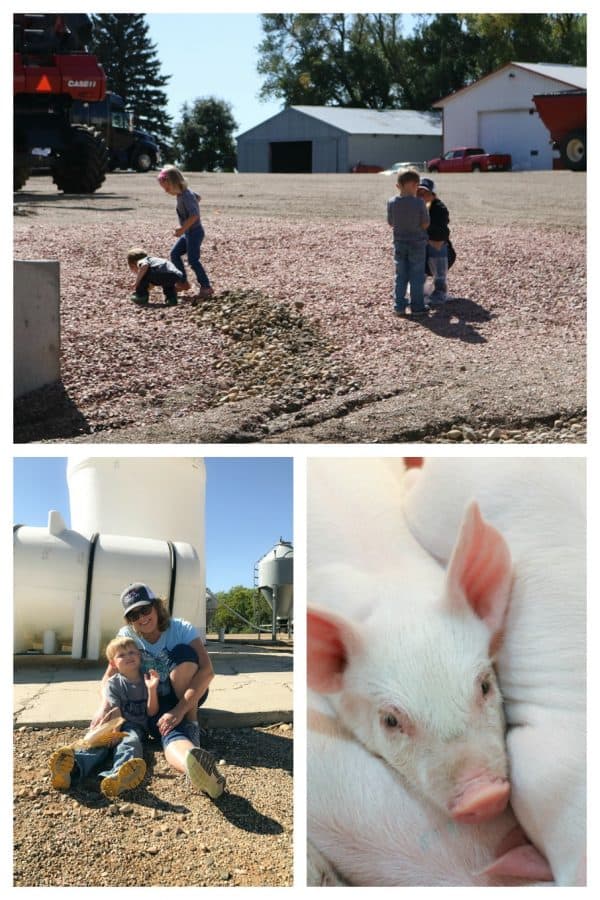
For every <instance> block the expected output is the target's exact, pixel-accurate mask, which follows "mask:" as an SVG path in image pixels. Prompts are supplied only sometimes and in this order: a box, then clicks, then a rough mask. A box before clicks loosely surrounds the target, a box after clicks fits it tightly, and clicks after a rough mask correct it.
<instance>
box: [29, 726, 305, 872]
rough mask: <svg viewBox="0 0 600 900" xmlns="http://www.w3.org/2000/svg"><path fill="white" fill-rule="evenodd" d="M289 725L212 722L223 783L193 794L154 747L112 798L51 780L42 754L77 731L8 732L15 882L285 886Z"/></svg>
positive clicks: (94, 787) (92, 787) (211, 742)
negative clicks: (216, 789) (140, 773)
mask: <svg viewBox="0 0 600 900" xmlns="http://www.w3.org/2000/svg"><path fill="white" fill-rule="evenodd" d="M292 736H293V732H292V726H291V725H289V724H285V723H282V724H279V725H273V726H270V727H266V728H241V729H213V730H211V731H209V732H208V734H207V735H206V736H205V740H204V741H203V744H204V746H206V747H207V749H209V750H211V751H212V752H213V753H214V754H215V756H216V757H217V759H218V760H219V764H220V769H221V771H222V772H223V774H224V775H225V776H226V777H227V791H226V792H225V794H223V795H222V797H221V798H219V800H217V801H214V802H213V801H211V800H210V799H209V798H208V797H207V796H206V795H205V794H202V793H197V792H195V791H194V789H193V788H192V787H191V785H190V784H189V783H188V782H187V781H186V779H185V777H184V776H183V775H180V774H179V773H177V772H175V771H174V770H173V769H171V768H170V767H169V766H168V765H167V763H166V761H165V759H164V756H163V754H162V752H160V751H154V750H152V749H149V748H147V749H146V751H145V757H146V763H147V765H148V770H147V773H146V777H145V779H144V781H143V782H142V784H141V785H140V786H139V787H138V788H136V789H135V790H133V791H128V792H127V793H125V794H123V795H121V796H120V797H118V798H116V799H115V800H113V801H109V800H107V799H106V798H105V797H104V796H103V795H102V794H101V793H100V791H99V788H98V783H97V780H96V779H94V778H90V779H86V780H85V781H84V782H83V783H82V784H81V785H77V786H76V787H75V788H73V789H71V790H70V791H68V792H60V791H56V790H53V789H52V788H51V786H50V779H49V770H48V765H47V759H48V756H49V755H50V753H51V752H52V751H53V750H55V749H57V748H58V747H59V746H62V745H64V744H69V743H72V742H73V741H74V740H76V739H77V738H79V737H81V733H80V732H79V731H77V730H76V729H73V728H32V727H23V728H20V729H19V730H17V731H15V732H14V782H13V791H14V808H13V820H14V826H13V841H14V882H13V883H14V886H15V887H76V886H85V887H111V888H118V887H150V886H163V887H205V886H224V885H226V886H232V887H233V886H244V887H245V886H251V887H288V886H290V885H291V884H292V871H293V853H292V830H293V815H292V806H293V783H292Z"/></svg>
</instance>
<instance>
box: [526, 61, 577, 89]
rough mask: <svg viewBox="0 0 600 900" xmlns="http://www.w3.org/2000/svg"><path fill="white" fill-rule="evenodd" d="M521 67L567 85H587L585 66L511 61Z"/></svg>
mask: <svg viewBox="0 0 600 900" xmlns="http://www.w3.org/2000/svg"><path fill="white" fill-rule="evenodd" d="M513 66H519V68H521V69H529V70H530V71H531V72H535V73H536V75H543V76H544V78H553V79H554V80H555V81H563V82H564V83H565V84H566V85H568V86H569V87H575V88H585V87H587V69H586V67H585V66H565V65H562V64H561V63H520V62H516V63H513Z"/></svg>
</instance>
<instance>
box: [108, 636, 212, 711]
mask: <svg viewBox="0 0 600 900" xmlns="http://www.w3.org/2000/svg"><path fill="white" fill-rule="evenodd" d="M118 636H119V637H128V638H132V639H133V640H134V641H135V642H136V644H137V645H138V647H139V648H140V650H141V651H142V662H141V670H142V672H148V671H149V670H150V669H156V671H157V672H158V674H159V676H160V687H159V693H160V694H163V693H166V692H168V691H169V690H170V682H169V672H170V671H171V668H172V664H171V658H170V654H169V651H170V650H172V649H173V648H174V647H176V646H177V645H178V644H190V643H191V642H192V641H193V640H194V639H195V638H197V637H200V633H199V631H198V629H197V628H196V626H195V625H192V624H191V623H190V622H186V620H185V619H171V621H170V623H169V627H168V628H167V630H166V631H163V632H161V635H160V637H159V639H158V640H157V641H155V642H154V643H153V644H151V643H150V641H147V640H145V639H144V638H143V637H142V636H141V635H139V634H138V633H137V632H136V631H135V630H134V629H133V628H132V627H131V625H123V627H122V628H120V629H119V633H118ZM165 688H166V689H167V690H166V691H165Z"/></svg>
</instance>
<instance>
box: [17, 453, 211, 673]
mask: <svg viewBox="0 0 600 900" xmlns="http://www.w3.org/2000/svg"><path fill="white" fill-rule="evenodd" d="M67 482H68V487H69V503H70V508H71V516H72V523H71V525H72V527H71V528H70V529H68V528H66V526H65V523H64V521H63V520H62V517H61V516H60V514H59V513H57V512H55V511H51V512H50V514H49V518H48V527H47V528H32V527H28V526H26V525H20V526H17V527H16V528H15V529H14V536H13V544H14V649H15V652H24V651H27V650H29V649H31V648H32V647H36V646H43V648H44V650H45V652H50V648H52V647H56V648H58V649H59V650H60V649H61V647H63V646H64V645H65V644H66V645H69V646H71V647H72V655H73V657H75V658H80V657H83V658H88V659H97V658H98V656H99V654H100V653H101V652H102V649H103V647H104V645H105V644H106V642H107V641H108V640H110V638H111V637H114V635H115V634H116V632H117V630H118V629H119V628H120V627H121V625H122V624H123V616H122V609H121V604H120V602H119V597H120V594H121V592H122V591H123V590H124V588H125V587H126V586H127V585H128V584H130V583H132V582H134V581H142V582H145V583H147V584H149V585H150V587H151V588H152V590H153V591H154V592H155V594H157V596H160V597H163V598H164V599H165V601H166V602H167V604H168V606H169V607H170V609H171V612H172V614H173V615H174V616H177V617H180V618H184V619H187V620H189V621H190V622H192V623H193V624H194V625H196V627H197V628H198V630H199V632H200V634H201V635H202V637H203V638H204V637H205V634H206V565H205V558H204V497H205V467H204V461H203V460H202V459H190V458H144V459H140V458H118V459H116V458H112V457H106V458H81V459H72V460H69V464H68V467H67Z"/></svg>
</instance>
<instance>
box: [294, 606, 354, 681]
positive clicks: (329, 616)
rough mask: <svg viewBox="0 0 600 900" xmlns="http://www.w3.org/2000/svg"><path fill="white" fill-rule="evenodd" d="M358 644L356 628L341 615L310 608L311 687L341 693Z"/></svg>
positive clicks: (308, 648) (308, 653)
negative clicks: (345, 674) (351, 655)
mask: <svg viewBox="0 0 600 900" xmlns="http://www.w3.org/2000/svg"><path fill="white" fill-rule="evenodd" d="M358 641H359V638H358V635H357V633H356V631H355V629H354V628H353V627H352V625H351V624H350V623H349V622H347V621H346V620H345V619H343V618H342V617H341V616H336V615H334V614H333V613H330V612H329V611H325V610H319V609H316V608H315V607H312V608H310V607H309V609H308V633H307V674H308V686H309V687H310V688H312V689H313V690H315V691H317V692H318V693H320V694H335V693H337V692H338V691H341V689H342V683H343V676H344V672H345V670H346V666H347V664H348V657H349V655H350V653H351V652H352V651H353V649H355V648H356V647H357V644H358Z"/></svg>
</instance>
